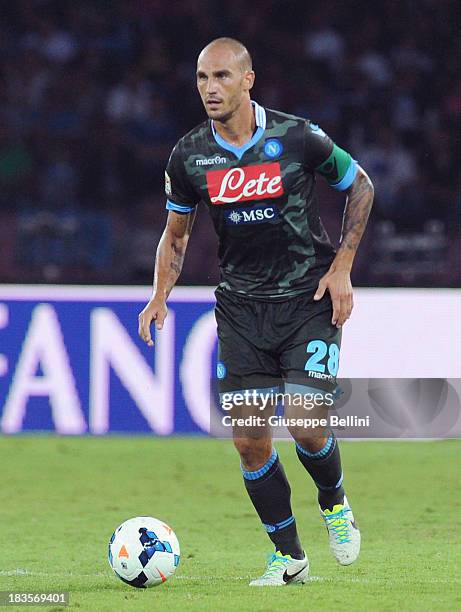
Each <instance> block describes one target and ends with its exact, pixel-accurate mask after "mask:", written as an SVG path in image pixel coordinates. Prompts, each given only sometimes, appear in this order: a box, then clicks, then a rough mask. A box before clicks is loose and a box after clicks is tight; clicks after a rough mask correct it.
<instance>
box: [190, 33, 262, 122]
mask: <svg viewBox="0 0 461 612" xmlns="http://www.w3.org/2000/svg"><path fill="white" fill-rule="evenodd" d="M254 80H255V73H254V72H253V70H252V69H251V57H250V54H249V53H248V51H247V50H246V48H245V47H244V46H243V45H242V43H240V42H239V41H238V40H234V39H233V38H217V39H216V40H213V41H212V42H210V44H209V45H207V46H206V47H205V48H204V49H203V50H202V52H201V53H200V55H199V56H198V60H197V87H198V90H199V93H200V97H201V98H202V102H203V105H204V107H205V110H206V112H207V114H208V116H209V117H210V119H213V120H214V121H221V122H226V121H229V120H230V119H231V118H232V117H234V116H235V115H236V114H238V113H242V112H243V113H246V114H248V115H249V114H250V113H252V109H251V102H250V90H251V88H252V87H253V83H254Z"/></svg>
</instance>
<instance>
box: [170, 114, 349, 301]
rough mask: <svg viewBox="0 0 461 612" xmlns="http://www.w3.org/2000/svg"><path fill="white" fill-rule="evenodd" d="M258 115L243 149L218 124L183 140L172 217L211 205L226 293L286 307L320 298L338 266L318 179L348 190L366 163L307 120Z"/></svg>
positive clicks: (176, 156)
mask: <svg viewBox="0 0 461 612" xmlns="http://www.w3.org/2000/svg"><path fill="white" fill-rule="evenodd" d="M253 106H254V111H255V118H256V126H257V129H256V132H255V133H254V135H253V137H252V138H251V140H250V141H249V142H248V143H246V144H245V145H244V146H242V147H240V148H237V147H235V146H233V145H231V144H229V143H228V142H226V141H225V140H224V139H223V138H221V137H220V135H219V134H218V133H217V132H216V130H215V129H214V125H213V122H212V121H211V120H208V121H206V122H204V123H202V124H200V125H199V126H197V127H196V128H194V129H193V130H192V131H191V132H189V133H188V134H187V135H186V136H184V137H183V138H181V140H180V141H179V142H178V143H177V145H176V146H175V147H174V149H173V151H172V153H171V156H170V159H169V162H168V166H167V169H166V173H165V192H166V195H167V197H168V201H167V209H168V210H173V211H175V212H178V213H183V214H187V213H190V212H192V211H193V210H194V207H195V206H196V205H197V203H198V202H203V203H205V204H206V206H207V207H208V210H209V211H210V214H211V217H212V220H213V223H214V226H215V229H216V232H217V234H218V237H219V253H218V255H219V261H220V270H221V285H220V286H221V287H223V288H225V289H227V290H230V291H233V292H237V293H239V294H245V295H246V296H249V297H253V298H257V299H265V300H280V299H286V298H289V297H292V296H295V295H299V294H302V293H307V292H310V291H313V290H315V289H316V287H317V284H318V281H319V278H320V277H321V276H322V275H323V274H324V273H325V272H326V270H327V269H328V267H329V266H330V264H331V262H332V260H333V258H334V254H335V251H334V249H333V246H332V244H331V242H330V240H329V238H328V235H327V233H326V231H325V229H324V227H323V225H322V222H321V221H320V218H319V211H318V205H317V201H316V198H315V193H314V188H315V173H316V172H318V173H319V174H321V175H322V176H324V177H325V178H326V180H327V181H328V183H329V184H330V185H331V186H332V187H335V188H336V189H339V190H344V189H347V188H348V187H350V185H351V184H352V182H353V180H354V178H355V175H356V173H357V164H356V162H355V161H354V160H353V159H352V158H351V156H350V155H349V154H348V153H346V152H345V151H343V150H342V149H340V148H339V147H338V146H336V145H335V144H334V143H333V142H332V140H331V139H330V138H329V137H328V136H327V135H326V134H325V133H324V132H323V131H322V130H321V129H320V128H319V127H318V126H316V125H314V124H313V123H311V122H309V121H308V120H306V119H302V118H300V117H295V116H292V115H287V114H285V113H281V112H278V111H274V110H269V109H264V108H262V107H261V106H259V105H258V104H256V103H255V102H253Z"/></svg>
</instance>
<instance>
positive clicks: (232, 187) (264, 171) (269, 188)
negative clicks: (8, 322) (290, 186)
mask: <svg viewBox="0 0 461 612" xmlns="http://www.w3.org/2000/svg"><path fill="white" fill-rule="evenodd" d="M206 180H207V187H208V193H209V194H210V200H211V203H212V204H229V203H233V202H244V201H245V200H263V199H264V200H265V199H268V198H278V197H280V196H281V195H282V194H283V185H282V177H281V171H280V164H279V162H275V163H273V164H258V165H257V166H245V167H243V168H231V169H230V170H210V171H209V172H207V175H206Z"/></svg>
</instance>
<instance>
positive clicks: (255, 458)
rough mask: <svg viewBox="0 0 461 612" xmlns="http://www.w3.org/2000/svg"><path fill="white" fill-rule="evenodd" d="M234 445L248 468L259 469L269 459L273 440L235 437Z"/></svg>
mask: <svg viewBox="0 0 461 612" xmlns="http://www.w3.org/2000/svg"><path fill="white" fill-rule="evenodd" d="M234 446H235V448H236V449H237V452H238V453H239V455H240V459H241V460H242V464H243V465H244V467H245V468H246V469H247V470H250V471H253V470H258V469H259V468H260V467H262V466H263V465H264V464H265V463H266V462H267V460H268V459H269V457H270V455H271V452H272V442H271V440H268V439H256V438H234Z"/></svg>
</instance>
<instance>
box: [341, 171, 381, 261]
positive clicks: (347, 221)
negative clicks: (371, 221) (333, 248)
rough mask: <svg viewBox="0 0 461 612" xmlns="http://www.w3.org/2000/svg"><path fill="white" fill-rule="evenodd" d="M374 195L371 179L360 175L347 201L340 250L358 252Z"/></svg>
mask: <svg viewBox="0 0 461 612" xmlns="http://www.w3.org/2000/svg"><path fill="white" fill-rule="evenodd" d="M373 193H374V190H373V185H372V183H371V181H370V179H369V178H368V176H367V175H366V174H362V173H360V174H359V175H358V177H357V180H356V181H354V183H353V185H352V187H351V190H350V192H349V196H348V198H347V200H346V207H345V209H344V217H343V226H342V231H341V240H340V242H341V245H340V247H339V250H347V251H356V250H357V247H358V246H359V242H360V239H361V238H362V235H363V232H364V231H365V226H366V224H367V221H368V216H369V214H370V210H371V206H372V204H373Z"/></svg>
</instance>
